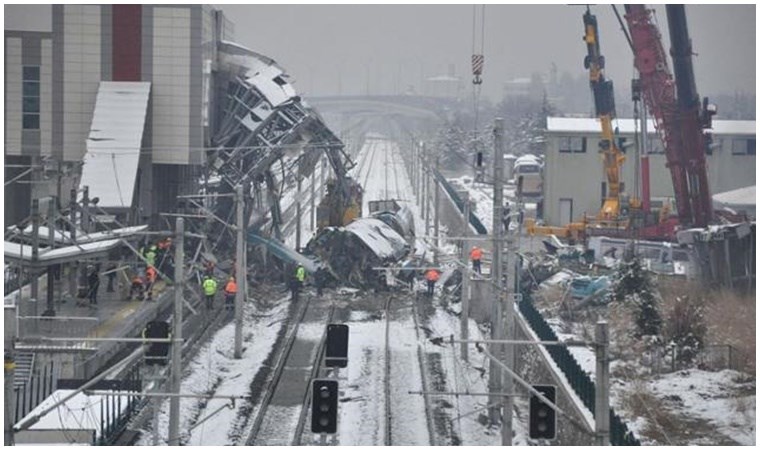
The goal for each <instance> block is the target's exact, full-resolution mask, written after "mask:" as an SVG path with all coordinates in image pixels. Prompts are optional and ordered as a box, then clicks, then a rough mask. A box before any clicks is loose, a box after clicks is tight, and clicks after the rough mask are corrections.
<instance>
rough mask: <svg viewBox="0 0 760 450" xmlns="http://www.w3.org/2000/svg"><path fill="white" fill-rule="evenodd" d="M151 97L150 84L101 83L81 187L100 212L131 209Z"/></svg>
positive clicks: (88, 140)
mask: <svg viewBox="0 0 760 450" xmlns="http://www.w3.org/2000/svg"><path fill="white" fill-rule="evenodd" d="M149 97H150V83H149V82H127V81H102V82H101V83H100V87H99V88H98V96H97V98H96V100H95V112H94V113H93V116H92V124H91V126H90V135H89V137H88V138H87V152H86V153H85V155H84V166H83V167H82V180H81V182H80V186H89V189H90V198H94V197H98V198H99V199H100V202H99V203H98V206H100V207H101V208H130V207H131V206H132V196H133V194H134V190H135V181H136V178H137V165H138V162H139V160H140V148H141V144H142V138H143V131H144V129H145V116H146V114H147V111H148V98H149Z"/></svg>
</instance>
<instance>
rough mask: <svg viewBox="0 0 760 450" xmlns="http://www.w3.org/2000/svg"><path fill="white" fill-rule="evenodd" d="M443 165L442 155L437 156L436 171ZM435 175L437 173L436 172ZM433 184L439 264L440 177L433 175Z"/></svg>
mask: <svg viewBox="0 0 760 450" xmlns="http://www.w3.org/2000/svg"><path fill="white" fill-rule="evenodd" d="M440 167H441V160H440V157H438V156H436V157H435V172H436V173H438V171H439V169H440ZM434 175H435V173H434ZM433 185H434V186H435V192H433V207H434V208H435V222H433V234H434V235H435V253H433V255H435V265H438V249H439V248H440V246H441V237H440V225H441V218H440V215H441V214H440V213H441V194H440V191H441V185H440V183H438V178H435V177H433Z"/></svg>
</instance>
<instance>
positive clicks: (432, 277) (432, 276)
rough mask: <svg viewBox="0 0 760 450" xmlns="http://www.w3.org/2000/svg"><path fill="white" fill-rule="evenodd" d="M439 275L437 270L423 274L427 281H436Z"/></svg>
mask: <svg viewBox="0 0 760 450" xmlns="http://www.w3.org/2000/svg"><path fill="white" fill-rule="evenodd" d="M440 277H441V275H440V274H439V273H438V271H437V270H428V271H427V272H425V279H426V280H428V281H438V278H440Z"/></svg>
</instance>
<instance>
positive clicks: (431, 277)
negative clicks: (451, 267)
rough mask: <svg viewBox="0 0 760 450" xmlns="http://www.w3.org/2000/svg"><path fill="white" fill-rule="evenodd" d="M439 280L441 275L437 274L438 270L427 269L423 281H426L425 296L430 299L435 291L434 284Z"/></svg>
mask: <svg viewBox="0 0 760 450" xmlns="http://www.w3.org/2000/svg"><path fill="white" fill-rule="evenodd" d="M439 278H441V273H440V272H438V269H428V270H427V271H426V272H425V280H427V294H428V295H429V296H431V297H432V296H433V292H434V291H435V283H436V281H438V279H439Z"/></svg>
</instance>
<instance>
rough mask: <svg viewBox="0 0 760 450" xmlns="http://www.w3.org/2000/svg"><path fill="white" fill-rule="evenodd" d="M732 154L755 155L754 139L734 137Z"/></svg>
mask: <svg viewBox="0 0 760 450" xmlns="http://www.w3.org/2000/svg"><path fill="white" fill-rule="evenodd" d="M731 154H733V155H754V154H755V140H754V139H733V140H732V141H731Z"/></svg>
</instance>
